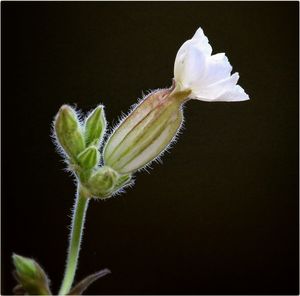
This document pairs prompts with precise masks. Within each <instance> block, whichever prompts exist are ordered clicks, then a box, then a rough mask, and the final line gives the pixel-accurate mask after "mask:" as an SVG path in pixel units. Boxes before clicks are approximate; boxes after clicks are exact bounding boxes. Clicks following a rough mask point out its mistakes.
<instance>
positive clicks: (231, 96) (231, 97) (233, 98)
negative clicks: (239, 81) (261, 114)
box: [213, 85, 250, 102]
mask: <svg viewBox="0 0 300 296" xmlns="http://www.w3.org/2000/svg"><path fill="white" fill-rule="evenodd" d="M249 99H250V98H249V96H248V95H247V94H246V93H245V91H244V89H243V88H242V87H240V86H239V85H236V86H235V87H234V88H232V89H231V90H228V91H226V92H224V93H223V94H222V95H220V96H219V97H217V98H216V99H215V100H213V101H215V102H220V101H222V102H239V101H247V100H249Z"/></svg>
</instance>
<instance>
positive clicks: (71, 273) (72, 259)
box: [59, 185, 89, 295]
mask: <svg viewBox="0 0 300 296" xmlns="http://www.w3.org/2000/svg"><path fill="white" fill-rule="evenodd" d="M88 203H89V199H88V195H87V191H86V190H84V189H83V188H82V186H80V185H78V189H77V198H76V202H75V205H74V214H73V218H72V226H71V234H70V241H69V251H68V257H67V264H66V269H65V274H64V278H63V282H62V285H61V288H60V290H59V295H66V294H68V292H69V291H70V289H71V287H72V284H73V281H74V277H75V272H76V269H77V264H78V257H79V251H80V244H81V240H82V235H83V228H84V222H85V215H86V210H87V208H88Z"/></svg>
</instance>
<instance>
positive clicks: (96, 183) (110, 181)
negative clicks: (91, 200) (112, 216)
mask: <svg viewBox="0 0 300 296" xmlns="http://www.w3.org/2000/svg"><path fill="white" fill-rule="evenodd" d="M117 180H118V173H117V172H115V171H114V170H113V169H112V168H110V167H107V166H103V167H101V168H99V169H98V171H97V172H95V173H94V175H92V176H91V178H90V180H89V182H88V189H89V191H90V193H91V194H92V195H93V196H94V197H99V198H101V197H108V196H109V195H110V194H112V193H113V191H114V187H115V185H116V182H117Z"/></svg>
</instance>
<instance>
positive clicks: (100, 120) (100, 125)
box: [84, 105, 106, 148]
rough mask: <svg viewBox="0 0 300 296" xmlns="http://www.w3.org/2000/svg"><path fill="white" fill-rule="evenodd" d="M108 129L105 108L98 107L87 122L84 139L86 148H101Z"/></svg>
mask: <svg viewBox="0 0 300 296" xmlns="http://www.w3.org/2000/svg"><path fill="white" fill-rule="evenodd" d="M105 129H106V119H105V114H104V107H103V106H101V105H100V106H98V107H97V108H96V109H95V110H94V111H93V112H91V114H90V115H89V116H88V117H87V119H86V121H85V129H84V137H85V143H86V146H90V145H95V146H97V147H98V148H99V145H100V143H101V140H102V138H103V135H104V132H105Z"/></svg>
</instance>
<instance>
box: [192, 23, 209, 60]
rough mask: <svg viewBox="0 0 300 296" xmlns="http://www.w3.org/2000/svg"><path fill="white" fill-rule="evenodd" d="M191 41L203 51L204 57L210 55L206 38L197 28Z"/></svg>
mask: <svg viewBox="0 0 300 296" xmlns="http://www.w3.org/2000/svg"><path fill="white" fill-rule="evenodd" d="M192 40H193V41H195V43H196V44H197V47H198V48H199V49H200V50H201V51H203V52H204V53H205V54H206V55H211V53H212V48H211V46H210V44H209V41H208V38H207V37H206V36H205V35H204V32H203V30H202V29H201V28H199V29H198V30H197V31H196V33H195V35H194V36H193V38H192Z"/></svg>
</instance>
